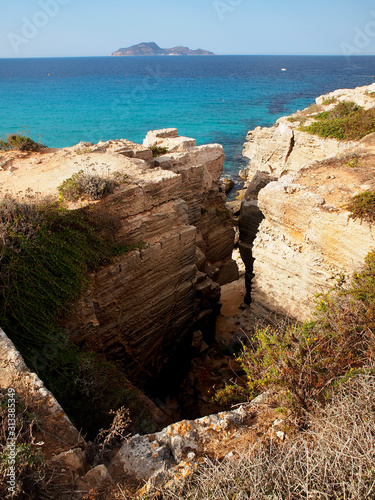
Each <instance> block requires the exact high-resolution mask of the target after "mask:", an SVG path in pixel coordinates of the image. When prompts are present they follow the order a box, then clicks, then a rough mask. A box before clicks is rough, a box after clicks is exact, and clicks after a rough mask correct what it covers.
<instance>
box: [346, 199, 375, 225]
mask: <svg viewBox="0 0 375 500" xmlns="http://www.w3.org/2000/svg"><path fill="white" fill-rule="evenodd" d="M345 209H346V210H349V212H351V215H350V217H351V218H352V219H354V220H356V219H360V220H361V221H362V220H365V221H366V222H369V223H370V224H373V223H374V222H375V192H374V191H365V192H363V193H360V194H357V195H356V196H353V197H352V198H351V199H350V201H349V203H348V204H347V205H346V206H345Z"/></svg>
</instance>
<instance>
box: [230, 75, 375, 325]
mask: <svg viewBox="0 0 375 500" xmlns="http://www.w3.org/2000/svg"><path fill="white" fill-rule="evenodd" d="M374 91H375V84H372V85H370V86H366V87H358V88H356V89H344V90H337V91H335V92H332V93H330V94H328V95H326V96H321V97H319V98H317V100H316V103H317V106H316V107H315V108H314V107H313V108H308V109H307V110H304V111H303V112H298V113H295V114H294V115H292V117H291V120H289V119H288V117H282V118H280V119H279V120H278V121H277V122H276V124H275V125H274V126H273V127H270V128H261V127H257V128H256V129H255V130H253V131H250V132H249V134H248V137H247V142H246V143H245V145H244V148H245V149H244V155H246V156H248V157H249V158H250V159H251V162H250V166H249V170H248V171H249V177H248V182H249V183H250V184H249V188H248V192H247V193H246V195H245V199H244V201H243V204H242V207H241V216H240V218H239V226H240V243H239V247H240V250H241V256H242V259H243V261H244V263H245V266H246V289H247V294H246V299H245V301H246V303H248V304H249V303H250V302H251V303H252V310H253V312H254V313H255V315H258V316H267V315H268V312H269V311H272V312H274V313H280V314H288V315H290V316H292V317H294V318H297V319H300V320H304V319H307V318H309V317H310V316H311V311H312V309H313V307H314V306H313V304H312V302H311V300H312V298H313V297H314V295H315V294H318V293H325V292H327V291H328V290H329V288H330V287H331V286H332V285H334V284H335V281H336V279H337V278H338V277H339V276H340V275H344V276H345V277H346V278H347V279H349V276H350V275H351V274H352V273H353V272H354V271H357V270H358V269H359V267H360V266H361V264H363V261H364V257H365V255H366V254H367V253H368V252H369V250H370V249H371V247H372V246H373V238H372V233H371V230H370V227H369V226H368V225H366V224H365V223H363V224H361V223H359V222H354V221H353V220H351V219H349V215H350V214H349V213H347V212H345V210H344V208H343V207H344V206H345V204H346V203H347V202H348V201H349V199H350V197H351V196H353V195H355V194H358V193H359V192H362V191H364V190H366V189H373V187H372V186H373V183H372V179H373V174H372V171H373V164H374V156H373V155H374V149H375V134H369V135H368V136H366V137H364V138H363V139H362V140H360V141H338V140H335V139H324V138H321V137H318V136H314V135H311V134H308V133H305V132H302V131H300V130H299V126H300V124H301V121H298V119H299V118H301V117H303V118H304V119H305V120H307V122H306V123H309V120H310V121H311V119H312V118H313V117H314V115H316V114H317V113H318V112H320V111H322V110H323V109H331V108H332V107H334V106H335V105H336V104H337V102H339V101H354V102H356V103H357V104H359V105H361V106H363V107H365V108H366V109H369V108H371V107H374V106H375V101H374V99H373V97H371V95H372V93H373V92H374ZM354 153H355V154H357V155H358V157H360V158H362V157H363V167H362V166H361V169H354V168H351V167H350V164H348V157H347V155H348V154H350V155H353V154H354ZM333 174H334V175H333ZM267 177H268V178H267ZM277 179H279V181H278V182H270V181H275V180H277ZM367 179H370V180H371V182H370V183H367ZM264 217H265V220H263V218H264Z"/></svg>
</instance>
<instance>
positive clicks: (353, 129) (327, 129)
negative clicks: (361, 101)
mask: <svg viewBox="0 0 375 500" xmlns="http://www.w3.org/2000/svg"><path fill="white" fill-rule="evenodd" d="M314 118H315V120H316V121H314V122H313V123H311V124H310V125H307V126H301V127H300V130H302V131H303V132H308V133H310V134H314V135H319V136H320V137H327V138H333V139H338V140H359V139H362V138H363V137H365V136H366V135H368V134H370V133H372V132H375V109H373V108H372V109H368V110H365V109H364V108H362V107H361V106H358V105H357V104H355V103H354V102H349V101H344V102H340V103H339V104H337V105H336V106H335V107H334V108H333V109H332V110H330V111H323V112H322V113H320V114H318V115H316V116H315V117H314Z"/></svg>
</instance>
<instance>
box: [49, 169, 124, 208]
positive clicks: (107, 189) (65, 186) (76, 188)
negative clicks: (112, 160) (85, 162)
mask: <svg viewBox="0 0 375 500" xmlns="http://www.w3.org/2000/svg"><path fill="white" fill-rule="evenodd" d="M126 179H127V175H126V174H124V173H120V172H116V173H114V174H112V175H103V174H98V173H96V172H95V171H93V172H87V171H86V172H85V171H83V170H80V171H79V172H77V173H76V174H73V175H72V176H71V177H69V179H66V180H65V181H64V182H63V183H62V184H61V185H60V186H58V188H57V190H58V192H59V193H60V195H61V197H62V198H64V199H65V200H68V201H77V200H79V199H80V198H88V199H91V200H100V199H101V198H104V196H107V195H108V194H111V193H113V191H114V189H115V188H116V187H117V186H119V185H120V184H122V183H124V182H126Z"/></svg>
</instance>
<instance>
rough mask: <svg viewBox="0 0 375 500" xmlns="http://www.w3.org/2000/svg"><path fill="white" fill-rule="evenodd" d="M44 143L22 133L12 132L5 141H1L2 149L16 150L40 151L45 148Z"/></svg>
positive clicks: (0, 147) (0, 146)
mask: <svg viewBox="0 0 375 500" xmlns="http://www.w3.org/2000/svg"><path fill="white" fill-rule="evenodd" d="M44 147H45V146H43V145H42V144H40V143H38V142H35V141H33V140H32V139H31V137H27V136H25V135H20V134H10V135H8V137H7V139H6V140H5V141H0V149H2V150H4V151H7V150H12V149H13V150H15V151H39V150H40V149H41V148H44Z"/></svg>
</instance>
